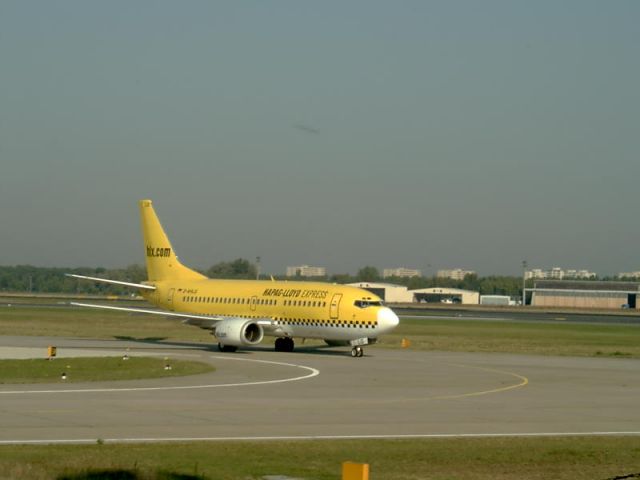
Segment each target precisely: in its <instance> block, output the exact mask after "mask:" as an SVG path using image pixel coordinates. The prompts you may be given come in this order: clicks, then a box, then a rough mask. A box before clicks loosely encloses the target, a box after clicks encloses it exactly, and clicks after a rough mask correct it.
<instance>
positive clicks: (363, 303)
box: [353, 300, 384, 308]
mask: <svg viewBox="0 0 640 480" xmlns="http://www.w3.org/2000/svg"><path fill="white" fill-rule="evenodd" d="M353 304H354V305H355V306H356V307H358V308H367V307H382V306H384V304H383V303H382V302H381V301H380V300H356V301H355V302H353Z"/></svg>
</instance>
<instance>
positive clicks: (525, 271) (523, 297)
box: [522, 260, 527, 307]
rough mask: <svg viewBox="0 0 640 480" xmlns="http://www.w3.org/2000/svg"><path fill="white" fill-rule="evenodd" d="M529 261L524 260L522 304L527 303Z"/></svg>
mask: <svg viewBox="0 0 640 480" xmlns="http://www.w3.org/2000/svg"><path fill="white" fill-rule="evenodd" d="M526 288H527V261H526V260H523V261H522V306H523V307H524V306H526V304H527V291H526V290H525V289H526Z"/></svg>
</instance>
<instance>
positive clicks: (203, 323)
mask: <svg viewBox="0 0 640 480" xmlns="http://www.w3.org/2000/svg"><path fill="white" fill-rule="evenodd" d="M69 305H73V306H75V307H89V308H101V309H103V310H115V311H118V312H131V313H148V314H150V315H161V316H163V317H173V318H182V319H184V323H186V324H187V325H194V326H196V327H200V328H203V329H207V330H211V329H213V328H214V327H215V325H216V323H218V322H220V321H222V320H227V319H230V318H236V317H221V316H208V315H192V314H188V313H175V312H167V311H166V310H151V309H147V308H129V307H112V306H109V305H94V304H91V303H78V302H69ZM257 323H258V324H259V325H262V326H264V327H269V326H272V325H273V322H272V320H271V319H269V318H263V319H258V320H257Z"/></svg>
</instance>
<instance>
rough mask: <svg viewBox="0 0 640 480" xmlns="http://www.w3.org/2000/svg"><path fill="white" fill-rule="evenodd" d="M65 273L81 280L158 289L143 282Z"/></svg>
mask: <svg viewBox="0 0 640 480" xmlns="http://www.w3.org/2000/svg"><path fill="white" fill-rule="evenodd" d="M65 275H66V276H67V277H73V278H79V279H81V280H93V281H94V282H103V283H112V284H114V285H124V286H126V287H132V288H142V289H144V290H155V289H156V287H154V286H153V285H144V284H143V283H131V282H121V281H119V280H109V279H106V278H98V277H86V276H84V275H75V274H73V273H65Z"/></svg>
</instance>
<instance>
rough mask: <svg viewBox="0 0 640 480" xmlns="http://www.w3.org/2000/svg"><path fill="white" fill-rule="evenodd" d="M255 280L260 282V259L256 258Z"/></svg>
mask: <svg viewBox="0 0 640 480" xmlns="http://www.w3.org/2000/svg"><path fill="white" fill-rule="evenodd" d="M256 280H260V257H256Z"/></svg>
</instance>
